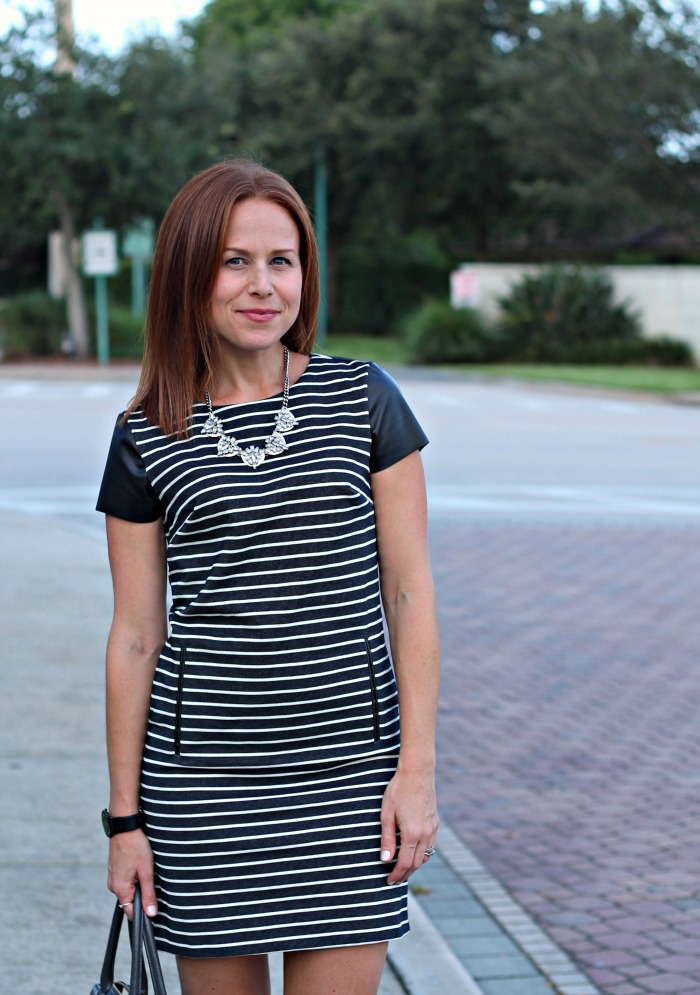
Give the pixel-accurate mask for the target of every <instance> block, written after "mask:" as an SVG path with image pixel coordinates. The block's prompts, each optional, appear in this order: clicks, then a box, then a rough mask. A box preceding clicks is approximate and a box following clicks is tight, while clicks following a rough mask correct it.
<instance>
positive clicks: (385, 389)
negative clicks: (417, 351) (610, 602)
mask: <svg viewBox="0 0 700 995" xmlns="http://www.w3.org/2000/svg"><path fill="white" fill-rule="evenodd" d="M280 404H281V395H276V396H275V397H271V398H266V399H264V400H260V401H254V402H249V403H243V404H235V405H225V406H217V407H215V413H216V414H217V415H218V417H219V418H221V419H222V421H223V424H224V429H225V431H226V432H227V434H229V435H231V436H235V438H236V440H237V441H238V442H239V444H240V445H241V446H243V447H245V446H248V445H251V444H252V445H260V444H261V442H262V440H263V439H264V438H265V436H267V435H268V434H269V433H270V431H271V426H272V424H273V423H274V418H275V414H276V413H277V411H278V410H279V408H280ZM289 409H290V411H292V413H293V414H294V415H295V417H296V418H297V419H298V425H297V427H296V428H294V430H293V431H291V432H289V433H288V434H287V435H286V441H287V444H288V446H289V449H288V450H287V451H285V452H283V453H281V454H280V455H276V456H269V457H268V458H267V459H266V460H265V462H264V463H263V464H262V465H261V466H259V467H257V468H256V469H253V468H251V467H249V466H247V465H246V464H244V463H243V462H242V461H241V460H240V459H239V458H238V457H233V458H231V457H226V456H219V455H218V454H217V442H218V440H217V439H216V438H212V437H211V436H204V435H202V434H201V429H202V426H203V425H204V422H205V421H206V419H207V414H208V411H207V407H206V405H204V404H197V405H195V407H194V409H193V413H192V416H191V431H190V434H189V437H188V438H187V439H184V440H182V439H176V438H175V437H174V436H165V435H164V434H163V433H162V432H161V431H160V430H159V429H158V428H157V427H154V426H153V425H150V424H149V423H148V422H147V421H146V419H145V418H144V416H143V415H142V414H141V413H140V412H138V411H137V412H135V413H134V414H133V415H132V416H131V417H130V418H129V420H128V423H127V424H126V425H125V426H123V427H119V426H117V428H116V429H115V434H114V438H113V440H112V446H111V449H110V455H109V458H108V462H107V468H106V470H105V476H104V479H103V483H102V488H101V490H100V496H99V500H98V505H97V507H98V510H100V511H104V512H106V513H108V514H111V515H115V516H117V517H120V518H126V519H129V520H132V521H154V520H156V519H158V518H161V517H162V520H163V525H164V530H165V536H166V544H167V563H168V576H169V581H170V587H171V591H172V607H171V611H170V633H169V636H168V639H167V642H166V644H165V646H164V648H163V651H162V654H161V657H160V660H159V662H158V666H157V668H156V674H155V678H154V684H153V692H152V699H151V714H150V720H149V729H148V735H147V743H146V747H147V751H148V752H149V754H150V755H151V756H152V757H154V756H160V757H161V758H162V760H163V762H166V763H175V764H182V765H185V766H194V767H198V766H200V767H201V766H204V767H230V766H234V767H241V766H243V767H258V766H264V767H269V766H271V765H272V766H276V765H296V764H304V765H308V764H309V763H312V764H316V763H328V762H329V761H331V762H336V761H337V762H342V761H345V760H348V759H351V758H352V759H355V758H361V757H368V756H371V755H373V754H376V753H381V752H386V751H395V750H396V749H397V747H398V736H399V727H398V701H397V693H396V683H395V679H394V674H393V669H392V665H391V660H390V655H389V651H388V647H387V642H386V638H385V630H384V621H383V614H382V607H381V597H380V590H379V572H378V563H377V548H376V536H375V522H374V507H373V503H372V493H371V487H370V474H371V472H376V471H377V470H381V469H384V468H386V467H387V466H389V465H391V464H392V463H393V462H397V461H398V460H399V459H402V458H403V457H404V456H407V455H408V454H409V453H411V452H413V451H415V450H416V449H420V448H422V447H423V445H425V443H426V442H427V439H426V437H425V435H424V434H423V432H422V430H421V429H420V426H419V425H418V423H417V422H416V420H415V418H414V417H413V415H412V414H411V412H410V409H409V408H408V406H407V404H406V402H405V400H404V399H403V397H402V396H401V394H400V392H399V390H398V387H397V386H396V385H395V384H394V382H393V380H391V378H390V377H389V376H388V375H387V374H386V373H384V371H382V370H380V369H379V367H376V366H374V364H370V363H366V362H361V361H358V360H345V359H335V358H334V359H331V358H329V357H326V356H320V355H313V356H312V357H311V359H310V361H309V365H308V367H307V369H306V370H305V372H304V373H303V374H302V376H301V377H300V379H299V380H298V381H297V382H296V383H295V384H293V385H292V386H291V388H290V398H289Z"/></svg>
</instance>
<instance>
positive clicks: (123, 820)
mask: <svg viewBox="0 0 700 995" xmlns="http://www.w3.org/2000/svg"><path fill="white" fill-rule="evenodd" d="M102 828H103V829H104V831H105V836H109V838H110V839H111V838H112V836H117V835H118V834H119V833H130V832H131V831H132V830H133V829H142V828H143V815H142V813H141V811H140V810H139V811H138V812H136V813H134V815H122V816H114V815H110V814H109V812H108V810H107V809H106V808H105V809H103V810H102Z"/></svg>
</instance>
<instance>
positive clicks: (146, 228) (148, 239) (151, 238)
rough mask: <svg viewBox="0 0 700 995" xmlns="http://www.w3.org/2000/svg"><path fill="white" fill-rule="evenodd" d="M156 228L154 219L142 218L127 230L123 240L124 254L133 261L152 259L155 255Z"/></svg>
mask: <svg viewBox="0 0 700 995" xmlns="http://www.w3.org/2000/svg"><path fill="white" fill-rule="evenodd" d="M155 232H156V226H155V222H154V221H153V219H152V218H142V219H141V220H140V221H138V222H137V223H136V224H134V225H133V226H132V227H131V228H127V229H126V230H125V232H124V238H123V239H122V252H123V253H124V255H125V256H130V257H131V258H132V259H150V258H151V257H152V255H153V246H154V243H155Z"/></svg>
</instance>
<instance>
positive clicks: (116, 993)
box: [90, 885, 168, 995]
mask: <svg viewBox="0 0 700 995" xmlns="http://www.w3.org/2000/svg"><path fill="white" fill-rule="evenodd" d="M124 918H125V917H124V910H123V909H121V908H120V907H119V902H117V905H116V908H115V909H114V915H113V916H112V925H111V926H110V929H109V939H108V940H107V949H106V951H105V959H104V963H103V965H102V972H101V974H100V980H99V981H98V982H97V984H96V985H95V986H94V988H93V989H92V991H91V992H90V995H127V993H128V995H148V975H147V972H146V963H145V961H144V956H143V952H144V950H145V951H146V961H148V970H149V971H150V975H151V981H152V983H153V995H168V993H167V992H166V990H165V982H164V981H163V972H162V970H161V967H160V961H159V960H158V951H157V950H156V941H155V939H154V937H153V923H152V922H151V920H150V919H149V918H148V916H147V915H146V914H145V912H144V911H143V904H142V902H141V890H140V888H139V887H138V885H137V886H136V891H135V892H134V919H133V922H131V923H129V939H130V940H131V978H130V981H129V984H128V985H126V984H125V983H124V982H123V981H115V980H114V963H115V960H116V957H117V946H118V944H119V935H120V933H121V929H122V922H123V920H124Z"/></svg>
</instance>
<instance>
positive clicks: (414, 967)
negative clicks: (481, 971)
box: [389, 892, 484, 995]
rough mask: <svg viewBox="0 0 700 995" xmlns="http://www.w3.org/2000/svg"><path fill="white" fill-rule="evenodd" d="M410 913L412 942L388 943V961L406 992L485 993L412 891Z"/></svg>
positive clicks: (418, 994) (435, 994)
mask: <svg viewBox="0 0 700 995" xmlns="http://www.w3.org/2000/svg"><path fill="white" fill-rule="evenodd" d="M408 914H409V918H410V920H411V932H410V934H409V936H410V937H411V942H410V943H406V944H403V943H402V942H401V941H400V940H398V941H395V942H394V943H391V944H390V945H389V963H390V965H391V967H392V969H393V970H394V972H395V973H396V975H397V976H398V978H399V981H400V982H401V984H402V985H403V987H404V990H405V992H406V993H407V995H446V993H449V995H484V993H483V991H482V989H481V988H479V986H478V985H477V983H476V982H475V981H474V979H473V978H472V976H471V975H470V974H468V973H467V971H466V969H465V968H464V967H463V965H462V964H461V963H460V962H459V960H458V959H457V957H456V955H455V954H454V953H453V951H452V950H451V949H450V947H449V946H448V945H447V943H446V941H445V939H444V938H443V936H442V934H441V933H439V932H438V930H437V929H436V928H435V926H434V925H433V924H432V922H431V921H430V919H429V918H428V916H427V915H426V913H425V912H424V911H423V909H422V908H421V907H420V904H419V902H418V900H417V899H416V898H415V897H414V896H413V895H412V894H410V892H409V895H408Z"/></svg>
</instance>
